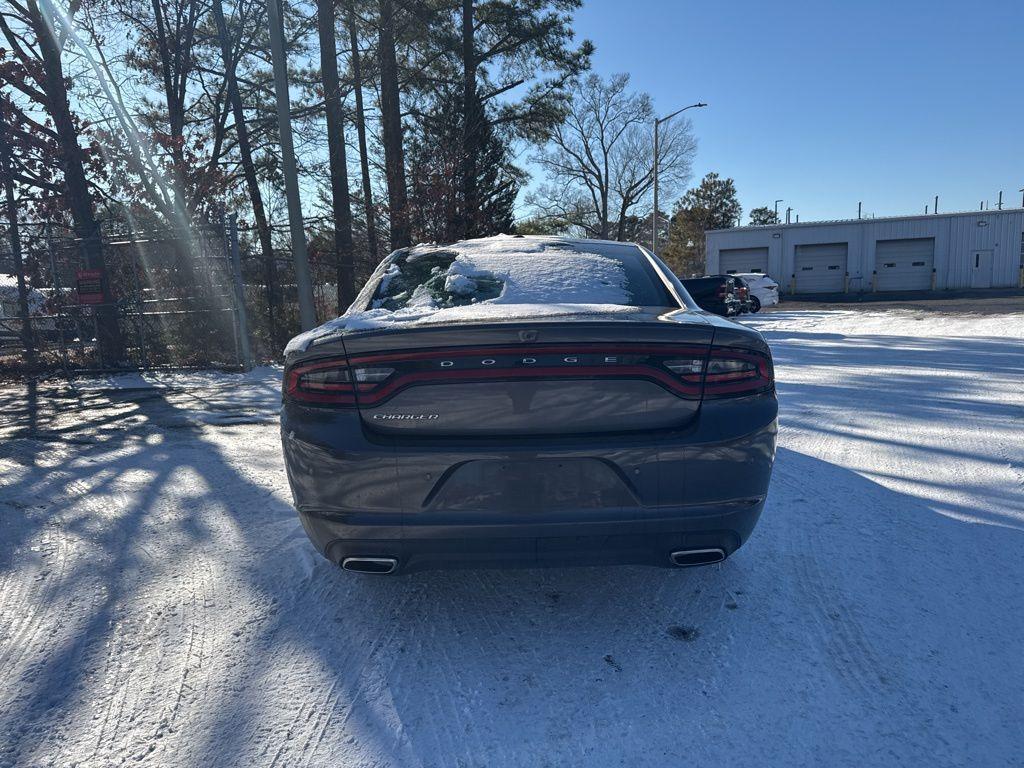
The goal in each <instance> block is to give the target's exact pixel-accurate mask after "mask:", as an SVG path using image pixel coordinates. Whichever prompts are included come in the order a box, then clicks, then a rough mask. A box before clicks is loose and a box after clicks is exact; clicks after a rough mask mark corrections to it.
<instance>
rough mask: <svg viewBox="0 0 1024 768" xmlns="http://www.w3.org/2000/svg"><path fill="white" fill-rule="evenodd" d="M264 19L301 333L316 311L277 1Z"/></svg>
mask: <svg viewBox="0 0 1024 768" xmlns="http://www.w3.org/2000/svg"><path fill="white" fill-rule="evenodd" d="M267 20H268V22H269V24H270V53H271V58H272V59H273V60H274V92H275V93H276V95H277V128H278V131H279V133H280V134H281V170H282V172H283V173H284V190H285V196H286V197H287V198H288V228H289V229H290V230H291V236H292V258H293V259H294V260H295V283H296V287H297V289H298V294H299V322H300V324H301V326H302V330H304V331H308V330H309V329H310V328H313V327H314V326H315V325H316V310H315V309H314V307H313V281H312V278H311V277H310V274H309V256H308V255H307V254H306V232H305V228H304V227H303V224H302V204H301V203H300V201H299V172H298V169H297V168H296V166H295V146H294V144H293V143H292V123H291V106H290V103H289V99H288V60H287V58H286V56H285V50H284V26H283V25H282V23H281V8H280V6H279V5H278V0H267Z"/></svg>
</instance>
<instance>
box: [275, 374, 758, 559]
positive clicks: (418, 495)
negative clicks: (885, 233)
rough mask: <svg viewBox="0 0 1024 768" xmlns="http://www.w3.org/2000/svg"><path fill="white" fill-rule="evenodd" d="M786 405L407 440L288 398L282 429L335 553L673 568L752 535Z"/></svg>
mask: <svg viewBox="0 0 1024 768" xmlns="http://www.w3.org/2000/svg"><path fill="white" fill-rule="evenodd" d="M777 411H778V404H777V401H776V399H775V396H774V394H767V395H760V396H755V397H749V398H744V399H742V401H739V400H727V401H707V402H705V403H704V404H703V405H702V407H701V411H700V414H699V416H698V417H697V418H696V419H694V421H693V423H692V424H690V425H689V426H688V427H687V428H686V429H684V430H681V431H678V432H672V433H661V434H656V433H648V434H634V435H618V436H589V437H578V438H573V439H569V438H566V439H552V438H547V439H536V440H534V439H525V440H503V441H482V440H479V441H453V440H433V441H420V442H408V441H407V442H404V443H399V442H396V441H389V440H381V439H379V438H377V437H375V436H374V435H372V434H369V433H367V432H366V431H365V430H364V429H363V428H362V427H361V426H360V423H359V419H358V416H357V415H355V414H354V413H352V412H345V411H325V410H324V409H315V410H314V409H306V408H300V407H297V406H294V405H291V404H289V405H286V406H285V408H284V410H283V411H282V419H281V429H282V442H283V446H284V455H285V465H286V467H287V470H288V479H289V482H290V485H291V489H292V493H293V496H294V499H295V505H296V508H297V510H298V512H299V516H300V519H301V520H302V524H303V527H304V528H305V530H306V532H307V534H308V535H309V538H310V539H311V540H312V542H313V543H314V544H315V545H316V547H317V549H318V550H319V551H320V552H321V553H322V554H323V555H324V556H325V557H327V558H328V559H330V560H331V561H333V562H335V563H341V561H342V560H343V559H344V558H346V557H354V556H361V557H387V558H395V559H397V560H398V565H399V570H417V569H421V568H428V567H458V566H464V565H483V564H489V565H506V564H508V565H511V564H518V563H526V564H563V565H564V564H594V565H596V564H611V563H646V564H651V565H662V566H670V565H671V561H670V559H669V555H670V554H671V553H672V552H673V551H678V550H682V549H699V548H712V547H715V548H720V549H722V550H723V551H724V552H725V554H726V555H729V554H731V553H732V552H734V551H736V549H738V548H739V547H740V546H741V545H742V544H743V542H744V541H745V540H746V539H747V538H748V537H749V536H750V533H751V531H752V530H753V528H754V526H755V524H756V523H757V520H758V517H759V515H760V513H761V510H762V508H763V506H764V501H765V497H766V495H767V492H768V484H769V481H770V478H771V469H772V464H773V461H774V456H775V437H776V414H777ZM496 465H497V466H498V467H499V468H500V472H499V473H498V477H499V478H500V479H499V480H497V481H495V480H494V477H495V473H494V471H493V470H494V468H495V466H496ZM506 465H507V466H506ZM472 467H476V468H479V471H477V470H476V469H471V468H472ZM524 467H525V471H524ZM488 472H490V474H488ZM481 478H484V479H487V482H486V483H481ZM581 478H582V479H581ZM502 483H504V487H498V486H500V485H501V484H502ZM602 483H603V484H604V485H603V486H602ZM477 488H480V489H482V490H486V491H488V493H481V494H479V497H478V496H477V494H475V493H474V489H477ZM581 488H582V489H586V490H587V491H588V493H579V492H578V489H581Z"/></svg>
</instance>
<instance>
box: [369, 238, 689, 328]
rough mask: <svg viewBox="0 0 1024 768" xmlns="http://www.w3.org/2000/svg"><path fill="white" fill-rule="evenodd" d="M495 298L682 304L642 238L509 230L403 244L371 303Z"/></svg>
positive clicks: (444, 303)
mask: <svg viewBox="0 0 1024 768" xmlns="http://www.w3.org/2000/svg"><path fill="white" fill-rule="evenodd" d="M491 303H493V304H557V305H562V304H573V305H598V306H599V305H617V306H635V307H674V306H678V302H677V301H676V300H675V299H674V298H673V296H672V294H671V293H670V292H669V290H668V289H667V288H666V287H665V284H664V283H663V282H662V280H661V279H660V277H659V275H658V273H657V272H656V271H655V269H654V268H653V267H652V265H651V263H650V261H648V259H647V257H646V255H645V254H644V253H643V252H642V251H641V250H640V249H639V248H637V247H636V246H633V245H628V244H624V243H610V242H609V243H600V242H595V243H578V242H572V241H562V240H542V239H532V238H515V237H509V236H501V237H494V238H486V239H483V240H470V241H464V242H460V243H455V244H454V245H451V246H422V245H419V246H415V247H413V248H408V249H403V250H400V251H397V252H395V253H394V254H392V256H391V257H389V261H388V263H387V265H386V269H385V271H384V274H383V277H382V279H381V281H380V283H379V284H378V286H377V288H376V290H375V292H374V295H373V297H372V299H371V301H370V306H369V307H368V309H385V310H391V311H398V310H404V309H411V308H421V309H429V308H437V309H446V308H450V307H459V306H467V305H472V304H491Z"/></svg>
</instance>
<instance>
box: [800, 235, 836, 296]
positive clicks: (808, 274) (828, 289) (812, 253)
mask: <svg viewBox="0 0 1024 768" xmlns="http://www.w3.org/2000/svg"><path fill="white" fill-rule="evenodd" d="M846 251H847V244H846V243H815V244H813V245H798V246H797V247H796V257H795V260H794V266H793V274H795V275H796V286H795V290H796V292H797V293H840V292H842V290H843V288H844V287H845V285H846Z"/></svg>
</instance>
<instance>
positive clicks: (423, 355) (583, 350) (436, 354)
mask: <svg viewBox="0 0 1024 768" xmlns="http://www.w3.org/2000/svg"><path fill="white" fill-rule="evenodd" d="M707 353H708V350H707V347H692V346H676V345H675V344H648V345H641V346H637V345H632V344H631V345H624V344H575V345H573V346H565V345H561V344H559V345H552V346H544V345H535V346H529V347H524V346H514V347H455V348H451V349H431V350H427V351H423V352H385V353H376V352H374V353H370V354H364V355H358V356H355V357H353V358H351V360H349V362H350V363H351V364H352V365H362V364H364V363H387V362H394V361H405V360H430V359H438V358H446V357H474V356H476V355H516V356H523V357H529V356H530V355H545V354H548V355H551V354H554V355H558V354H574V355H593V354H620V355H638V354H639V355H665V356H668V355H700V356H701V357H704V356H705V355H707Z"/></svg>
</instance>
